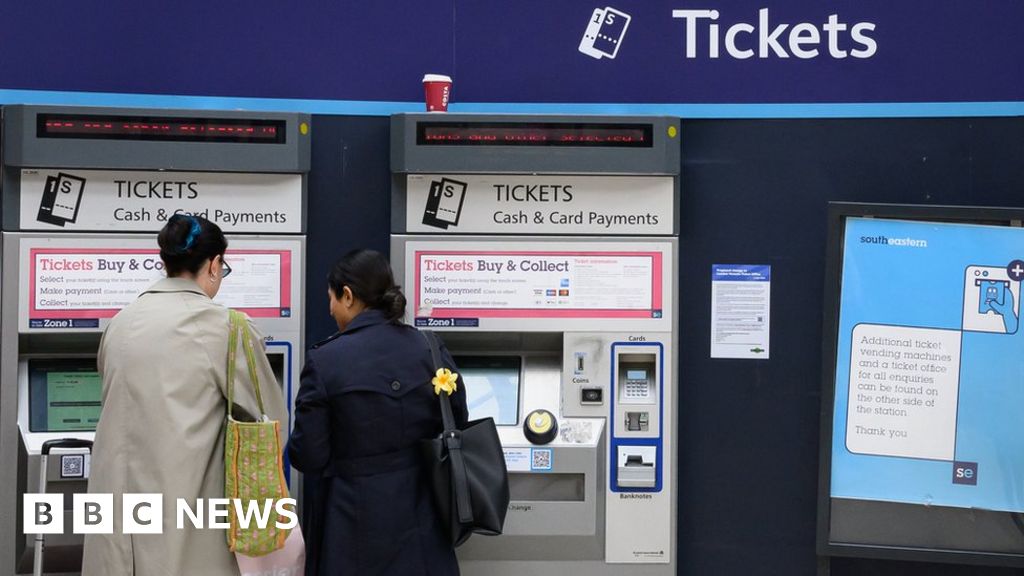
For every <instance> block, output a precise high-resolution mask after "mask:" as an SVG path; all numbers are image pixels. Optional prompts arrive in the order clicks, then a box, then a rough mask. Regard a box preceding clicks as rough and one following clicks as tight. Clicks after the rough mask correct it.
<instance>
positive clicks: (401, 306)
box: [380, 286, 405, 320]
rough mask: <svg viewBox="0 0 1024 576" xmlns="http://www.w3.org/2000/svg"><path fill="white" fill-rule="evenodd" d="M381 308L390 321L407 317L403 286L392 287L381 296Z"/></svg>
mask: <svg viewBox="0 0 1024 576" xmlns="http://www.w3.org/2000/svg"><path fill="white" fill-rule="evenodd" d="M380 303H381V306H380V307H381V308H382V309H383V310H384V312H385V313H386V314H387V316H388V319H389V320H399V319H401V318H402V316H405V294H403V293H402V288H401V286H391V287H390V288H388V289H387V290H385V291H384V293H383V294H381V297H380Z"/></svg>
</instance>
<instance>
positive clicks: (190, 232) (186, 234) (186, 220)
mask: <svg viewBox="0 0 1024 576" xmlns="http://www.w3.org/2000/svg"><path fill="white" fill-rule="evenodd" d="M156 241H157V243H158V244H159V245H160V259H161V260H163V261H164V268H165V270H166V271H167V276H169V277H174V276H180V275H181V274H182V272H188V273H190V274H196V273H197V272H199V267H200V266H202V264H203V262H205V261H207V260H210V259H213V258H215V257H217V256H223V255H224V252H226V251H227V249H228V240H227V238H225V237H224V232H222V231H221V229H220V226H217V225H216V224H214V223H213V222H210V221H209V220H207V219H206V218H203V217H202V216H186V215H184V214H175V215H174V216H171V217H170V218H169V219H168V220H167V224H166V225H164V228H163V230H161V231H160V234H159V235H158V236H157V238H156Z"/></svg>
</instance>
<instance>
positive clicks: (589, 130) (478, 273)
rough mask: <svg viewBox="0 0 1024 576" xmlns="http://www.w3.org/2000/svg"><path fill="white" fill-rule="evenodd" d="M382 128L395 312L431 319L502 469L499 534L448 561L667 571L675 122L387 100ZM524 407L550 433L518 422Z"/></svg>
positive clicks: (479, 539) (671, 518) (671, 521)
mask: <svg viewBox="0 0 1024 576" xmlns="http://www.w3.org/2000/svg"><path fill="white" fill-rule="evenodd" d="M391 133H392V148H391V150H392V152H391V162H392V237H391V260H392V267H393V269H394V270H395V275H396V280H397V281H398V282H399V283H400V284H402V285H403V287H404V290H405V291H406V296H407V301H408V309H407V318H406V320H407V321H408V322H410V323H413V324H415V325H416V326H418V327H421V328H428V329H433V330H436V331H438V332H439V333H440V334H441V336H442V337H443V339H444V341H445V343H446V345H447V346H448V348H449V350H450V351H451V352H452V354H453V355H454V356H455V359H456V364H457V365H458V366H457V367H458V368H459V370H460V373H461V374H462V376H463V377H464V378H463V385H464V386H465V387H466V390H467V392H468V394H469V397H468V400H469V404H470V417H471V418H474V417H482V416H488V415H490V416H495V417H496V420H497V421H498V424H499V426H498V433H499V436H500V438H501V440H502V444H503V447H504V449H505V458H506V465H507V466H508V468H509V472H510V487H511V493H512V502H511V505H510V507H509V512H508V516H507V519H506V524H505V531H504V534H503V535H501V536H496V537H486V536H474V537H473V538H471V539H470V540H469V542H467V543H466V544H465V545H463V546H462V547H460V548H459V549H458V550H457V553H458V555H459V559H460V566H461V569H462V571H463V573H465V574H468V575H476V574H481V575H483V574H486V575H498V576H504V575H509V576H511V575H513V574H524V573H526V574H550V573H556V572H557V573H565V574H597V575H602V574H603V575H612V574H615V575H626V576H630V575H655V574H657V575H668V574H675V571H676V566H677V559H676V557H675V550H676V529H677V528H676V526H677V521H676V509H677V506H676V502H677V499H678V495H677V493H676V484H677V482H676V462H677V458H676V454H675V452H676V449H675V446H676V435H677V429H678V423H677V421H676V417H675V409H674V406H675V403H676V401H677V400H676V399H677V388H678V384H677V382H678V378H677V362H676V357H677V354H676V352H675V346H676V345H677V344H676V343H677V341H678V322H677V314H676V308H677V299H678V289H677V283H676V275H677V273H678V272H677V270H678V268H677V264H676V263H677V262H678V251H679V248H678V240H677V238H676V235H677V234H678V229H679V228H678V226H679V225H678V219H677V218H676V216H675V215H676V214H677V211H678V206H679V193H680V192H679V178H678V174H679V167H680V162H679V141H678V119H673V118H655V117H605V116H541V115H530V116H521V115H463V114H446V115H438V114H426V115H424V114H414V115H405V114H403V115H397V116H393V117H392V130H391ZM481 358H482V359H487V358H504V359H509V358H513V359H519V361H520V362H521V364H520V366H521V368H520V369H519V371H518V373H516V374H512V371H511V370H506V371H505V372H500V369H499V368H493V369H491V372H490V373H489V375H488V373H486V372H484V371H482V370H481V369H480V366H486V362H481ZM460 360H461V361H462V362H463V364H460ZM496 364H497V363H496ZM464 365H465V366H467V368H464V367H463V366H464ZM513 365H514V363H513ZM627 376H631V377H633V378H632V380H630V381H629V385H628V386H627V380H628V379H627ZM513 382H514V385H513V384H512V383H513ZM474 387H477V390H474ZM513 388H514V389H515V403H514V404H515V406H514V408H511V406H512V404H513V402H512V396H513V394H512V392H511V390H512V389H513ZM479 390H483V391H484V392H483V393H481V392H479ZM496 399H497V400H496ZM505 405H507V406H509V408H506V407H504V406H505ZM535 409H543V410H547V411H549V412H550V413H552V414H554V415H555V416H556V418H557V420H558V427H559V433H558V435H557V436H556V438H555V439H554V440H553V441H552V442H551V443H549V444H542V445H534V444H531V442H530V441H529V440H528V438H527V436H526V435H525V433H524V430H523V424H524V419H525V418H526V416H527V414H529V413H530V412H531V411H533V410H535ZM474 410H476V411H478V413H477V414H474ZM509 410H514V413H515V418H514V419H512V418H510V417H509V416H508V413H509ZM513 420H514V421H513Z"/></svg>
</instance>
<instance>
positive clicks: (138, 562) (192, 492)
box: [82, 278, 288, 576]
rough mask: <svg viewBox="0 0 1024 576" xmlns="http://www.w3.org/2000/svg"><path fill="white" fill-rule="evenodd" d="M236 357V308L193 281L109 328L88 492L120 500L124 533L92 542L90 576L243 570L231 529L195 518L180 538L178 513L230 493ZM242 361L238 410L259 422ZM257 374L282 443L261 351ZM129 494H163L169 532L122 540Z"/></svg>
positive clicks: (278, 403)
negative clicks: (229, 539) (231, 382)
mask: <svg viewBox="0 0 1024 576" xmlns="http://www.w3.org/2000/svg"><path fill="white" fill-rule="evenodd" d="M254 335H255V337H257V338H259V333H258V332H255V329H254ZM227 349H228V311H227V309H226V308H224V307H223V306H220V305H219V304H215V303H214V302H213V301H211V300H210V298H209V297H207V296H206V294H204V293H203V292H202V290H201V289H200V288H199V285H198V284H196V283H195V282H193V281H191V280H186V279H182V278H167V279H164V280H160V281H159V282H157V283H156V284H155V285H153V286H152V287H151V288H150V289H149V290H147V291H146V292H144V293H143V294H142V295H141V296H139V298H138V300H136V301H135V302H133V303H132V304H131V305H129V306H127V307H126V308H125V309H124V310H122V311H121V312H120V313H119V314H118V315H117V316H115V317H114V318H113V319H112V320H111V322H110V325H109V326H108V327H107V329H106V331H105V332H104V334H103V339H102V340H101V342H100V351H99V359H98V364H99V370H100V372H101V373H102V375H103V410H102V413H101V414H100V420H99V424H98V426H97V429H96V443H95V446H94V454H93V459H92V466H91V478H90V479H89V492H92V493H113V494H114V513H115V515H114V517H113V519H114V534H112V535H88V536H86V539H85V558H84V560H83V567H82V576H186V575H187V576H205V575H209V576H225V575H227V576H232V575H237V574H238V567H237V565H236V563H235V559H234V556H233V554H232V553H231V552H230V551H229V550H228V548H227V543H226V540H225V536H226V535H225V532H224V531H223V530H211V529H204V530H199V529H194V528H191V523H190V521H189V520H188V519H187V517H186V519H185V526H186V527H188V528H187V529H184V530H178V529H177V513H176V508H175V502H176V500H177V499H178V498H184V499H186V500H187V501H188V502H189V505H190V507H192V509H195V507H196V501H197V499H198V498H203V499H204V502H205V501H206V500H207V499H209V498H223V497H224V418H225V414H226V408H227V400H226V396H227V388H226V377H227ZM238 358H239V362H238V368H237V370H236V377H235V404H237V405H238V406H240V407H242V408H244V409H245V410H246V411H247V412H249V413H250V414H256V413H257V412H258V409H257V404H256V400H255V395H254V393H253V387H252V383H251V380H250V378H249V375H248V372H247V369H246V363H245V356H244V355H243V352H242V349H241V343H239V349H238ZM257 366H258V373H259V379H260V383H261V391H262V395H263V401H264V407H265V408H266V411H267V414H268V416H270V418H271V419H275V420H278V421H280V422H281V429H282V436H283V435H284V433H285V430H286V429H287V425H288V424H287V422H288V421H287V414H286V411H285V405H284V399H283V397H282V393H281V389H280V388H279V387H278V386H277V385H276V383H275V382H276V381H275V379H274V375H273V372H272V370H271V367H270V364H269V362H267V360H266V358H265V357H264V356H263V355H261V354H258V355H257ZM283 446H284V439H283V438H282V447H283ZM124 493H129V494H134V493H162V494H163V495H164V506H163V508H164V509H163V534H157V535H125V534H122V526H121V513H122V512H121V494H124ZM204 516H205V514H204ZM220 520H223V518H221V519H220Z"/></svg>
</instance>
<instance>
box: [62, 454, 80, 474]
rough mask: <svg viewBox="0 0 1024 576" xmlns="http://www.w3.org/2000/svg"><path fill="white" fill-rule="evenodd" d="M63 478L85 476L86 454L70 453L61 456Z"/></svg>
mask: <svg viewBox="0 0 1024 576" xmlns="http://www.w3.org/2000/svg"><path fill="white" fill-rule="evenodd" d="M60 477H61V478H83V477H85V455H84V454H68V455H65V456H61V457H60Z"/></svg>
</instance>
